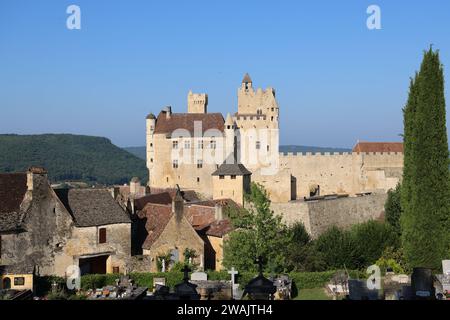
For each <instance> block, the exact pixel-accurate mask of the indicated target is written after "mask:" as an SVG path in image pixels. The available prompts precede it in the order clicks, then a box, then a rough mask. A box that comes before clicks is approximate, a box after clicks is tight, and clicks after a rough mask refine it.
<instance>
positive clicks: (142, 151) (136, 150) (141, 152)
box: [124, 147, 147, 160]
mask: <svg viewBox="0 0 450 320" xmlns="http://www.w3.org/2000/svg"><path fill="white" fill-rule="evenodd" d="M124 149H125V150H126V151H128V152H129V153H131V154H133V155H135V156H136V157H138V158H140V159H143V160H147V154H146V148H145V147H126V148H124Z"/></svg>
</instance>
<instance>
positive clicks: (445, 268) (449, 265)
mask: <svg viewBox="0 0 450 320" xmlns="http://www.w3.org/2000/svg"><path fill="white" fill-rule="evenodd" d="M442 273H443V274H446V275H450V260H442Z"/></svg>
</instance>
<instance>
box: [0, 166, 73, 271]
mask: <svg viewBox="0 0 450 320" xmlns="http://www.w3.org/2000/svg"><path fill="white" fill-rule="evenodd" d="M28 185H29V190H28V191H27V193H26V195H25V199H24V201H23V203H22V210H24V211H25V212H26V215H25V218H24V225H25V229H26V232H21V233H18V234H9V235H3V236H2V264H4V265H20V266H23V267H24V268H26V269H30V268H31V269H32V268H33V267H36V273H37V274H38V275H52V274H55V264H54V259H55V253H56V252H57V250H58V248H60V247H61V246H63V245H64V243H65V241H66V239H67V238H70V236H71V226H72V219H71V217H70V216H69V214H68V213H67V211H65V210H64V209H63V206H62V204H61V203H60V202H59V201H58V200H57V199H56V195H55V194H54V192H53V190H52V189H51V187H50V185H49V183H48V180H47V176H46V175H45V174H31V173H29V179H28ZM31 188H32V190H31Z"/></svg>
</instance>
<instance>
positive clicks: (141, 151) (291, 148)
mask: <svg viewBox="0 0 450 320" xmlns="http://www.w3.org/2000/svg"><path fill="white" fill-rule="evenodd" d="M124 149H125V150H126V151H128V152H130V153H132V154H134V155H135V156H136V157H139V158H141V159H144V160H145V147H127V148H124ZM351 151H352V149H345V148H326V147H308V146H296V145H288V146H280V152H283V153H287V152H293V153H306V152H312V153H324V152H330V153H333V152H340V153H342V152H351Z"/></svg>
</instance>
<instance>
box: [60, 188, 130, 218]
mask: <svg viewBox="0 0 450 320" xmlns="http://www.w3.org/2000/svg"><path fill="white" fill-rule="evenodd" d="M55 193H56V194H57V196H58V198H59V199H60V200H61V202H62V203H63V204H64V206H65V207H66V209H67V210H68V211H69V212H70V214H71V215H72V217H73V219H74V222H75V225H76V226H77V227H93V226H102V225H107V224H117V223H131V220H130V218H129V217H128V215H127V214H126V213H125V211H124V210H123V209H122V208H121V207H120V206H119V204H118V203H117V202H116V201H115V200H114V199H113V197H112V196H111V193H110V192H109V191H108V190H106V189H56V190H55Z"/></svg>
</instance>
